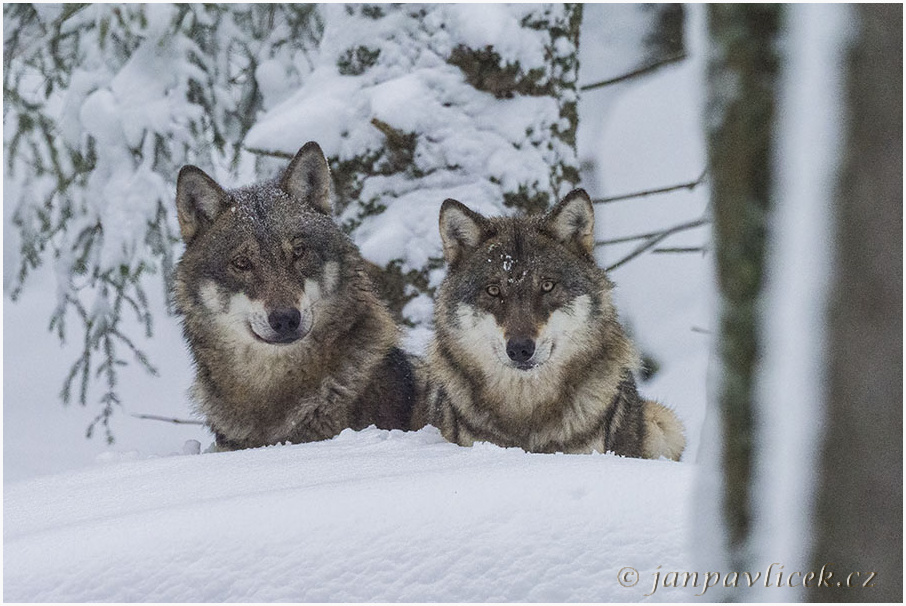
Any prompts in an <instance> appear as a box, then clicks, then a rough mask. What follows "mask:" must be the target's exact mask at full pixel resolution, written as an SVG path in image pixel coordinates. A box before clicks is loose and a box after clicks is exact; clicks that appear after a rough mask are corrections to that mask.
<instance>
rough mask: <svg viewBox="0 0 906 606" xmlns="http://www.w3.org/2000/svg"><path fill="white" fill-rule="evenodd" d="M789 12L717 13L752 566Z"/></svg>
mask: <svg viewBox="0 0 906 606" xmlns="http://www.w3.org/2000/svg"><path fill="white" fill-rule="evenodd" d="M782 14H783V7H782V6H779V5H742V4H715V5H709V7H708V20H709V25H708V30H709V32H708V33H709V37H710V45H711V49H712V50H711V54H710V58H709V63H708V75H707V79H708V81H707V86H708V91H707V95H708V97H707V102H708V107H707V124H708V154H709V163H710V170H711V178H712V186H711V203H712V207H713V213H714V239H715V257H716V262H717V277H718V285H719V291H720V328H719V337H718V343H719V348H720V351H719V357H720V361H721V365H722V376H721V380H720V385H719V388H718V390H719V392H718V399H719V403H718V405H719V407H720V410H721V419H722V424H723V428H722V430H723V436H724V439H723V444H724V447H723V448H724V450H723V456H722V467H723V483H724V498H723V514H724V523H725V527H726V529H727V537H728V541H729V545H728V548H729V557H730V562H731V564H732V565H734V566H737V567H738V568H737V569H739V570H742V569H744V548H745V544H746V541H747V539H748V537H749V533H750V525H751V516H752V514H751V510H750V501H751V494H750V489H751V479H752V469H753V452H752V441H753V433H754V425H755V423H756V421H757V419H756V411H755V407H754V383H755V381H754V378H755V364H756V361H757V359H758V356H759V352H760V348H761V341H760V338H759V332H760V326H759V322H758V317H757V309H758V304H759V301H760V299H761V296H762V285H763V281H764V280H763V278H764V257H765V241H766V236H767V215H768V212H769V209H770V192H771V181H772V175H771V170H770V159H771V156H772V135H773V133H772V129H773V125H774V114H775V107H776V103H777V91H778V86H779V80H778V75H779V74H778V66H779V59H778V50H777V40H778V35H779V32H780V26H781V20H782Z"/></svg>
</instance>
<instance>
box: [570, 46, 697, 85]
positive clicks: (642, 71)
mask: <svg viewBox="0 0 906 606" xmlns="http://www.w3.org/2000/svg"><path fill="white" fill-rule="evenodd" d="M685 58H686V53H685V52H680V53H677V54H675V55H670V56H669V57H665V58H663V59H658V60H657V61H654V62H653V63H649V64H648V65H643V66H642V67H639V68H637V69H634V70H632V71H631V72H629V73H626V74H623V75H622V76H617V77H616V78H610V79H609V80H602V81H601V82H595V83H593V84H586V85H585V86H580V87H579V90H583V91H585V90H593V89H596V88H602V87H604V86H610V85H611V84H616V83H617V82H623V81H624V80H629V79H630V78H635V77H637V76H642V75H645V74H647V73H648V72H653V71H654V70H656V69H658V68H659V67H663V66H665V65H669V64H671V63H676V62H677V61H682V60H683V59H685Z"/></svg>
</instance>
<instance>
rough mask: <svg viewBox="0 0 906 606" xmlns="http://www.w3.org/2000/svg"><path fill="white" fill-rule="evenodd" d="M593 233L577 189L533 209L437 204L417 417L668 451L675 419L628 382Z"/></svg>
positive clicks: (487, 432) (512, 440)
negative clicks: (432, 299)
mask: <svg viewBox="0 0 906 606" xmlns="http://www.w3.org/2000/svg"><path fill="white" fill-rule="evenodd" d="M593 229H594V211H593V207H592V204H591V201H590V200H589V198H588V196H587V194H586V193H585V192H584V191H582V190H575V191H574V192H572V193H570V194H569V195H568V196H566V197H565V198H564V199H563V200H562V201H561V202H560V203H559V204H558V205H557V206H556V207H555V208H553V209H552V210H551V211H550V212H549V213H548V214H547V215H544V216H530V217H494V218H487V217H484V216H482V215H480V214H478V213H475V212H473V211H471V210H469V209H468V208H467V207H466V206H464V205H462V204H461V203H459V202H457V201H455V200H447V201H446V202H444V205H443V206H442V208H441V216H440V231H441V239H442V241H443V247H444V257H445V258H446V260H447V263H448V271H447V276H446V278H445V279H444V281H443V283H442V284H441V286H440V287H439V289H438V295H437V301H436V304H435V338H434V340H433V341H432V343H431V345H430V346H429V354H428V368H429V372H430V381H429V384H430V388H429V393H428V397H427V402H426V408H425V412H424V414H425V416H426V420H427V421H428V422H430V423H432V424H433V425H436V426H437V427H439V428H440V430H441V432H442V433H443V435H444V436H445V437H446V438H447V439H448V440H450V441H453V442H456V443H458V444H461V445H471V444H472V443H473V442H475V441H489V442H492V443H495V444H498V445H501V446H517V447H520V448H523V449H525V450H527V451H531V452H575V453H587V452H591V451H598V452H605V451H611V452H614V453H616V454H621V455H625V456H633V457H650V458H658V457H661V456H665V457H668V458H672V459H679V457H680V455H681V453H682V450H683V448H684V445H685V439H684V437H683V429H682V425H681V424H680V422H679V420H678V419H677V418H676V416H675V415H674V414H673V412H672V411H670V410H669V409H667V408H665V407H663V406H661V405H660V404H658V403H656V402H652V401H647V400H643V399H642V398H641V397H640V396H639V394H638V391H637V390H636V383H635V379H634V372H635V371H636V370H637V369H638V367H639V364H640V363H639V357H638V354H637V353H636V350H635V347H634V346H633V344H632V342H631V341H630V340H629V338H628V337H627V335H626V333H625V331H624V330H623V328H622V326H621V325H620V323H619V321H618V318H617V313H616V310H615V308H614V305H613V302H612V299H611V290H612V288H613V284H612V283H611V282H610V280H609V279H608V278H607V276H606V275H605V273H604V271H603V270H602V269H601V268H599V267H598V266H597V264H596V263H595V261H594V258H593V256H592V250H593V247H594V241H593Z"/></svg>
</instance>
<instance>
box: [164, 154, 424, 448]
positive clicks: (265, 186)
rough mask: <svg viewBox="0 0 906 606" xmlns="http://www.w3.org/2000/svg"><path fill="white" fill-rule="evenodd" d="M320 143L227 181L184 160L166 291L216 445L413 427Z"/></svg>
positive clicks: (404, 386)
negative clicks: (177, 251) (251, 175)
mask: <svg viewBox="0 0 906 606" xmlns="http://www.w3.org/2000/svg"><path fill="white" fill-rule="evenodd" d="M330 188H331V179H330V171H329V169H328V165H327V161H326V160H325V158H324V154H323V153H322V152H321V149H320V147H318V145H317V144H316V143H313V142H312V143H307V144H306V145H305V146H304V147H302V149H300V150H299V153H298V154H296V156H295V158H293V160H292V161H291V162H290V164H289V167H288V168H287V169H286V171H285V172H284V173H283V175H282V176H281V177H280V178H278V179H275V180H273V181H269V182H263V183H259V184H255V185H252V186H249V187H243V188H239V189H232V190H227V189H223V188H221V187H220V186H219V185H218V184H217V183H216V182H215V181H214V180H213V179H211V178H210V177H209V176H208V175H206V174H205V173H204V172H203V171H202V170H201V169H199V168H197V167H194V166H186V167H184V168H183V169H182V170H181V171H180V173H179V178H178V183H177V193H176V206H177V211H178V215H179V225H180V230H181V233H182V237H183V240H184V241H185V243H186V249H185V253H184V254H183V256H182V259H181V260H180V261H179V264H178V266H177V269H176V279H175V286H174V290H175V293H174V294H175V296H174V298H175V301H176V307H177V311H178V312H179V314H180V315H181V316H182V323H183V333H184V335H185V338H186V340H187V342H188V344H189V349H190V351H191V354H192V357H193V358H194V362H195V371H196V373H195V382H194V385H193V387H192V396H193V399H194V401H195V404H196V406H197V409H198V411H199V412H201V413H202V414H203V415H204V417H205V419H206V424H207V425H208V426H209V427H210V429H211V430H212V432H213V433H214V435H215V438H216V444H217V448H218V449H221V450H224V449H238V448H252V447H257V446H264V445H268V444H276V443H281V442H285V441H289V442H294V443H298V442H309V441H314V440H322V439H326V438H330V437H332V436H335V435H337V434H338V433H339V432H340V431H342V430H343V429H344V428H347V427H351V428H353V429H361V428H364V427H367V426H368V425H370V424H375V425H377V426H378V427H380V428H383V429H395V428H398V429H409V422H410V418H411V414H412V406H413V402H414V378H413V371H412V366H411V364H410V362H409V360H408V359H407V358H406V356H405V355H404V354H403V353H402V351H401V350H400V349H398V348H397V346H396V345H397V341H398V331H397V328H396V325H395V324H394V322H393V320H392V319H391V317H390V314H389V312H388V311H387V309H386V306H385V305H384V304H383V303H382V302H381V301H380V300H379V299H378V298H377V296H376V295H375V294H374V291H373V288H372V284H371V282H370V280H369V279H368V277H367V275H366V272H365V262H364V261H363V259H362V257H361V255H360V254H359V251H358V249H357V248H356V246H355V244H353V242H352V241H351V240H350V239H349V238H348V237H347V236H346V235H345V234H343V233H342V231H341V230H340V229H339V227H338V226H337V225H336V224H335V223H334V221H333V220H332V219H331V217H330V211H331V206H330Z"/></svg>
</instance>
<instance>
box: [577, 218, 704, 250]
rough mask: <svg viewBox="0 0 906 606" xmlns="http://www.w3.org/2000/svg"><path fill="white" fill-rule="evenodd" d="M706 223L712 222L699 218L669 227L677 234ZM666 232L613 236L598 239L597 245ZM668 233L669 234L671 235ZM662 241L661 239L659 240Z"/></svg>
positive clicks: (617, 242)
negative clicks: (606, 238) (608, 238)
mask: <svg viewBox="0 0 906 606" xmlns="http://www.w3.org/2000/svg"><path fill="white" fill-rule="evenodd" d="M706 223H710V221H709V220H708V219H699V220H698V221H690V222H689V223H681V224H680V225H676V226H674V227H671V228H669V230H668V231H670V234H675V233H677V232H680V231H685V230H687V229H694V228H696V227H700V226H702V225H704V224H706ZM663 233H664V230H660V231H652V232H648V233H647V234H636V235H634V236H623V237H621V238H611V239H610V240H598V241H597V242H595V246H607V245H608V244H622V243H623V242H633V241H635V240H650V239H651V238H656V237H658V236H660V235H661V234H663ZM670 234H668V235H670ZM659 241H660V240H659Z"/></svg>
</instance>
